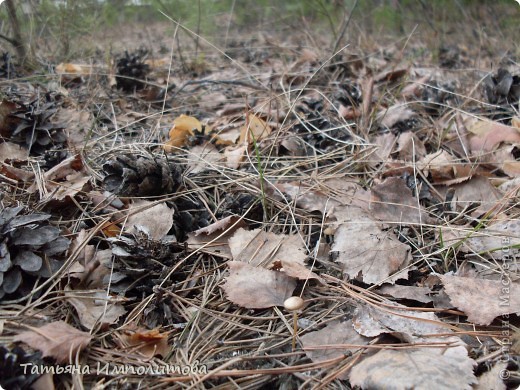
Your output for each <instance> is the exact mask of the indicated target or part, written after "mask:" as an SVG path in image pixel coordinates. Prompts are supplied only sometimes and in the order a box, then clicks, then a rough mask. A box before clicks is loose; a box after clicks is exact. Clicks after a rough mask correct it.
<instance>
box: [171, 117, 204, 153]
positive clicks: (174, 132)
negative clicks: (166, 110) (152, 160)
mask: <svg viewBox="0 0 520 390" xmlns="http://www.w3.org/2000/svg"><path fill="white" fill-rule="evenodd" d="M195 130H197V131H199V132H202V124H201V123H200V122H199V120H198V119H197V118H194V117H192V116H188V115H184V114H182V115H181V116H179V117H178V118H175V119H174V121H173V127H172V128H171V130H170V132H169V136H170V139H169V140H168V141H166V143H165V144H164V145H163V148H164V150H165V151H166V152H168V153H171V152H174V151H175V150H176V149H178V148H181V147H183V146H184V145H186V142H187V141H188V138H189V137H191V136H192V135H194V134H195Z"/></svg>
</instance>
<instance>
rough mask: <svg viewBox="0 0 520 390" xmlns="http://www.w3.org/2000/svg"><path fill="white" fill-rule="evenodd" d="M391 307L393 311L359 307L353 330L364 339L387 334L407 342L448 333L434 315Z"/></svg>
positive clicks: (367, 306)
mask: <svg viewBox="0 0 520 390" xmlns="http://www.w3.org/2000/svg"><path fill="white" fill-rule="evenodd" d="M393 306H394V307H395V309H390V308H378V307H374V306H371V305H362V306H359V307H358V308H357V309H356V312H355V313H354V318H353V319H352V323H353V325H354V329H355V330H356V331H357V332H358V333H359V334H361V335H363V336H365V337H375V336H379V335H380V334H383V333H389V334H392V335H394V336H396V337H398V338H400V339H401V340H404V341H407V342H413V341H416V340H418V339H421V338H422V336H425V335H435V334H442V333H446V332H449V327H448V326H446V325H443V323H442V322H441V321H440V320H439V319H438V318H437V316H436V315H435V314H434V313H424V312H417V311H412V310H406V306H403V305H399V304H397V303H393Z"/></svg>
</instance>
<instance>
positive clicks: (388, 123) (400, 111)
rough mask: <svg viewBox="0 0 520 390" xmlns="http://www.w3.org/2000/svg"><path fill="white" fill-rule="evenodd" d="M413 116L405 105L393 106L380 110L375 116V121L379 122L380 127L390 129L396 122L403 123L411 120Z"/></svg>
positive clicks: (413, 113)
mask: <svg viewBox="0 0 520 390" xmlns="http://www.w3.org/2000/svg"><path fill="white" fill-rule="evenodd" d="M414 115H415V112H413V111H412V110H410V109H409V108H407V107H406V104H402V103H400V104H396V105H395V106H392V107H388V108H387V109H386V110H382V111H380V112H379V113H378V114H377V117H376V120H377V121H379V123H380V124H381V126H383V127H386V128H389V129H390V128H392V127H394V125H395V124H397V123H398V122H403V121H406V120H409V119H411V118H412V117H413V116H414Z"/></svg>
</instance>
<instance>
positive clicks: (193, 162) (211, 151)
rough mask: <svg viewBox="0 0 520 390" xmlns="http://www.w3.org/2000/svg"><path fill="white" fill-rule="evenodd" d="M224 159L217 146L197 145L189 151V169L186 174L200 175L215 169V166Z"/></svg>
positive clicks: (208, 144)
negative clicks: (207, 170)
mask: <svg viewBox="0 0 520 390" xmlns="http://www.w3.org/2000/svg"><path fill="white" fill-rule="evenodd" d="M221 159H222V155H221V154H220V152H219V151H218V150H217V148H216V147H215V145H213V144H211V143H207V144H205V145H197V146H194V147H193V148H191V149H190V150H189V155H188V169H187V170H186V173H192V174H193V173H199V172H202V171H204V170H206V169H210V168H213V169H215V168H216V166H215V164H216V163H217V162H219V161H220V160H221Z"/></svg>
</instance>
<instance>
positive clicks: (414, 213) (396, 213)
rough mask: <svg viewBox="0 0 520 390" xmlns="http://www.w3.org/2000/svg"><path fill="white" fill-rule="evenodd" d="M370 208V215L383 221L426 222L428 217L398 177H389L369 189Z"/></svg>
mask: <svg viewBox="0 0 520 390" xmlns="http://www.w3.org/2000/svg"><path fill="white" fill-rule="evenodd" d="M370 210H371V214H372V216H374V217H375V218H377V219H380V220H381V221H384V222H385V223H392V222H393V223H399V224H416V223H428V221H429V220H430V218H429V217H428V214H427V213H426V212H425V211H424V210H422V208H421V205H420V204H419V200H418V199H417V198H414V197H413V196H412V190H410V188H408V186H407V185H406V183H405V181H404V180H403V179H401V178H399V177H389V178H388V179H386V180H385V181H383V182H382V183H381V184H378V185H375V186H373V187H372V190H371V197H370Z"/></svg>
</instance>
